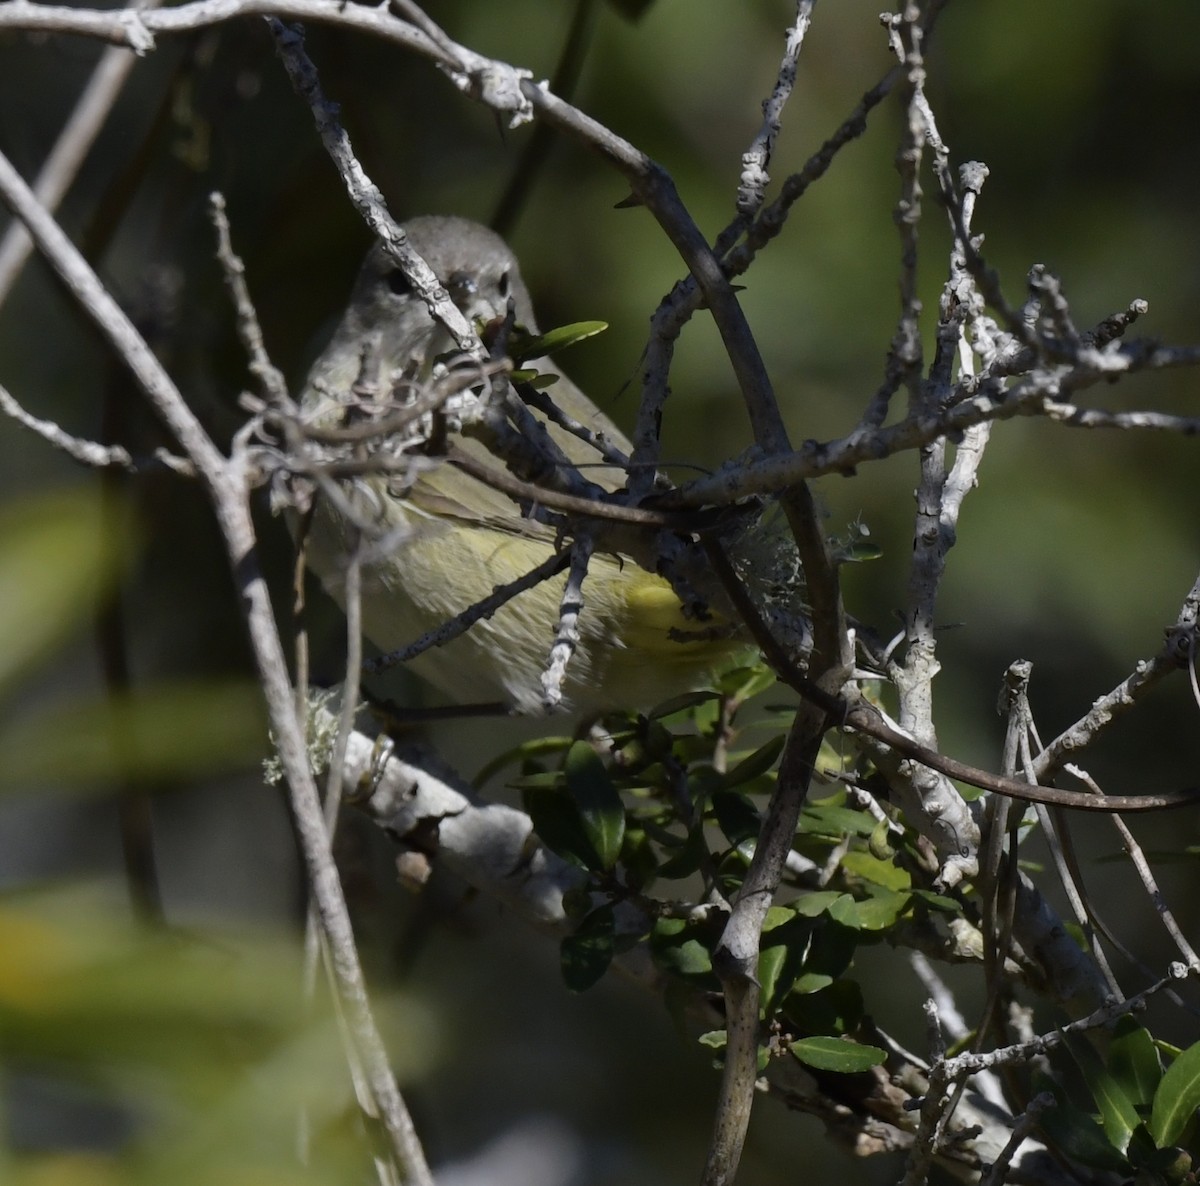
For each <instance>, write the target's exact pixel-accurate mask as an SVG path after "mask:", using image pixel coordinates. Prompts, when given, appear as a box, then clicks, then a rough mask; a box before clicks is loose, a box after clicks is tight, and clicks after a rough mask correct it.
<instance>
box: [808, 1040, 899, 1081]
mask: <svg viewBox="0 0 1200 1186" xmlns="http://www.w3.org/2000/svg"><path fill="white" fill-rule="evenodd" d="M789 1049H790V1050H791V1052H792V1054H793V1055H795V1057H796V1058H798V1059H799V1060H800V1061H801V1062H803V1063H807V1064H808V1065H809V1066H810V1067H816V1068H817V1070H819V1071H837V1072H839V1073H840V1074H853V1073H854V1072H856V1071H869V1070H870V1069H871V1068H872V1067H877V1066H880V1065H881V1064H882V1063H883V1061H884V1060H885V1059H886V1058H887V1054H886V1053H885V1052H884V1051H882V1050H880V1049H879V1047H878V1046H863V1045H861V1044H860V1043H858V1042H851V1041H848V1040H847V1039H845V1038H800V1039H799V1040H797V1041H795V1042H793V1043H792V1044H791V1046H790V1047H789Z"/></svg>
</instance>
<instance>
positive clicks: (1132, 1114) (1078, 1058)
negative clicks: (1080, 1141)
mask: <svg viewBox="0 0 1200 1186" xmlns="http://www.w3.org/2000/svg"><path fill="white" fill-rule="evenodd" d="M1065 1041H1066V1046H1067V1049H1068V1050H1069V1051H1070V1052H1071V1057H1072V1058H1074V1060H1075V1063H1076V1065H1077V1066H1078V1067H1079V1069H1080V1070H1081V1071H1082V1072H1083V1078H1084V1081H1085V1082H1086V1083H1087V1086H1088V1090H1089V1091H1090V1092H1091V1093H1092V1099H1093V1100H1094V1101H1095V1103H1096V1110H1097V1111H1098V1112H1099V1113H1100V1123H1101V1124H1102V1125H1103V1126H1104V1135H1105V1136H1106V1137H1108V1140H1109V1143H1110V1144H1111V1145H1112V1146H1113V1147H1114V1148H1116V1149H1120V1151H1121V1152H1122V1153H1124V1152H1125V1150H1126V1149H1127V1148H1128V1147H1129V1138H1130V1137H1131V1136H1132V1135H1133V1130H1134V1129H1135V1128H1137V1126H1138V1125H1139V1124H1140V1123H1141V1117H1140V1116H1139V1115H1138V1113H1137V1108H1135V1107H1134V1104H1133V1101H1132V1100H1131V1099H1130V1098H1129V1097H1128V1096H1127V1095H1126V1094H1125V1092H1124V1091H1123V1090H1122V1089H1121V1085H1120V1083H1119V1082H1118V1081H1117V1078H1116V1076H1115V1075H1113V1074H1112V1073H1111V1072H1110V1071H1109V1070H1108V1068H1107V1067H1106V1066H1105V1065H1104V1064H1103V1062H1101V1060H1100V1056H1099V1055H1098V1054H1097V1053H1096V1050H1095V1048H1094V1047H1093V1046H1092V1045H1091V1043H1090V1042H1088V1041H1087V1039H1086V1038H1083V1037H1079V1036H1077V1035H1074V1034H1067V1035H1066V1036H1065Z"/></svg>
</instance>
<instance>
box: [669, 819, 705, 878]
mask: <svg viewBox="0 0 1200 1186" xmlns="http://www.w3.org/2000/svg"><path fill="white" fill-rule="evenodd" d="M707 855H708V843H707V841H706V840H705V839H704V829H703V827H700V826H697V827H695V828H693V829H692V830H691V831H690V832H689V833H688V834H687V839H686V840H685V841H684V842H683V844H682V846H681V847H680V848H679V849H677V850H676V851H675V853H674V855H673V856H671V857H669V858H668V859H667V860H665V861H663V863H662V864H661V865H659V867H658V876H659V877H664V878H666V879H667V880H668V881H670V880H673V879H675V878H679V877H691V875H692V874H693V873H695V872H696V870H697V869H699V868H700V863H701V862H702V861H703V860H704V858H705V857H706V856H707Z"/></svg>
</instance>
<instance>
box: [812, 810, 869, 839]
mask: <svg viewBox="0 0 1200 1186" xmlns="http://www.w3.org/2000/svg"><path fill="white" fill-rule="evenodd" d="M800 831H801V832H811V833H813V834H814V835H818V836H828V837H830V838H831V839H833V840H841V839H842V837H843V836H862V837H864V838H866V837H868V836H870V835H871V833H872V832H874V831H875V820H874V819H873V818H872V817H871V816H869V815H868V814H867V813H866V812H865V811H854V810H853V809H852V808H849V807H839V806H837V805H836V804H832V803H812V804H809V805H808V806H806V807H805V808H804V810H803V811H802V812H801V813H800Z"/></svg>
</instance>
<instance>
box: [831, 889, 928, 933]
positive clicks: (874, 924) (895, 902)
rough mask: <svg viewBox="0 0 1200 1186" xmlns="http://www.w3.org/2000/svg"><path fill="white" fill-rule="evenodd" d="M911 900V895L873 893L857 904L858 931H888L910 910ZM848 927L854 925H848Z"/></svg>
mask: <svg viewBox="0 0 1200 1186" xmlns="http://www.w3.org/2000/svg"><path fill="white" fill-rule="evenodd" d="M911 898H912V895H911V894H897V893H893V892H892V891H891V890H884V889H881V890H877V891H876V892H874V893H872V894H871V896H870V897H869V898H864V899H863V900H862V901H861V902H855V904H854V912H853V917H854V919H855V920H856V922H857V926H858V929H860V930H864V931H886V930H887V928H888V927H890V926H892V924H893V923H895V921H896V920H897V919H898V918H899V917H900V915H902V914H903V913H904V912H905V911H906V910H907V909H908V904H909V902H910V901H911ZM831 913H832V912H831ZM839 921H845V920H844V919H842V920H839ZM847 925H853V924H850V923H847Z"/></svg>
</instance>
